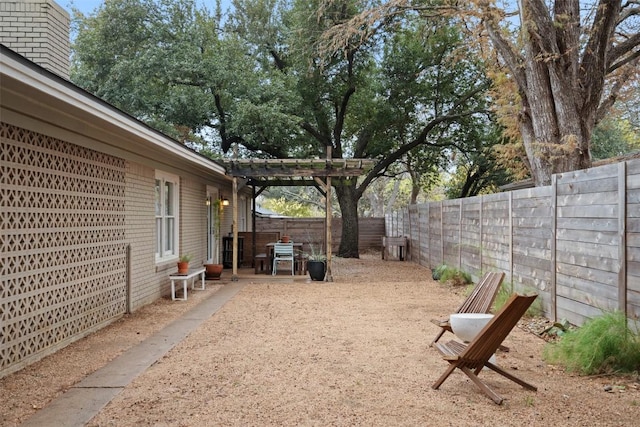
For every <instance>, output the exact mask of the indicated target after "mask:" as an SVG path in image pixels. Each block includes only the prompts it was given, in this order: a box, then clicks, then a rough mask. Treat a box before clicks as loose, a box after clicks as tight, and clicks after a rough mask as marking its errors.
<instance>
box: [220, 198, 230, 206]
mask: <svg viewBox="0 0 640 427" xmlns="http://www.w3.org/2000/svg"><path fill="white" fill-rule="evenodd" d="M222 206H229V199H225V198H223V199H222Z"/></svg>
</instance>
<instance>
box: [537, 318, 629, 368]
mask: <svg viewBox="0 0 640 427" xmlns="http://www.w3.org/2000/svg"><path fill="white" fill-rule="evenodd" d="M628 322H631V321H630V320H629V321H628V320H627V319H626V317H625V315H624V313H622V312H619V311H615V312H611V313H605V314H604V315H602V316H598V317H596V318H594V319H591V320H588V321H587V322H585V324H584V325H583V326H582V327H580V328H577V329H573V330H570V331H568V332H567V333H565V334H564V335H562V337H561V338H560V339H559V340H558V341H556V342H551V343H548V344H547V345H546V346H545V349H544V354H543V356H544V358H545V360H546V361H547V362H549V363H552V364H558V365H563V366H564V367H565V368H566V369H567V370H568V371H570V372H577V373H580V374H583V375H595V374H610V373H622V372H636V371H638V370H640V337H639V336H638V334H637V332H634V331H638V328H637V327H635V328H631V327H630V326H629V325H630V324H629V323H628ZM635 326H637V325H635Z"/></svg>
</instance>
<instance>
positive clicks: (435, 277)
mask: <svg viewBox="0 0 640 427" xmlns="http://www.w3.org/2000/svg"><path fill="white" fill-rule="evenodd" d="M447 268H448V267H447V265H446V264H440V265H438V266H437V267H436V268H434V269H433V271H432V272H431V277H432V278H433V280H440V278H441V277H442V273H443V272H445V271H446V270H447Z"/></svg>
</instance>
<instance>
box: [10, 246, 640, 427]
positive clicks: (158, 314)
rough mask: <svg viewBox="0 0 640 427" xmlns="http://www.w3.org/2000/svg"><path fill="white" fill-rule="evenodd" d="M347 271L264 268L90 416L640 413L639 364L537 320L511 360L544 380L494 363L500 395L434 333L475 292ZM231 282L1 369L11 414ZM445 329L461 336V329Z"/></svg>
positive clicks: (389, 421) (409, 268)
mask: <svg viewBox="0 0 640 427" xmlns="http://www.w3.org/2000/svg"><path fill="white" fill-rule="evenodd" d="M333 267H334V268H333V278H334V282H332V283H325V282H311V281H308V280H302V281H300V280H299V281H294V282H290V281H283V282H281V283H277V282H270V281H261V280H260V276H256V278H255V279H252V280H251V281H250V283H248V284H247V285H246V287H245V288H244V289H243V290H241V291H240V293H239V294H238V295H236V296H235V297H234V298H233V299H232V300H231V301H229V302H228V303H227V304H226V305H225V306H224V307H223V308H222V309H221V310H220V311H219V312H218V313H216V314H215V315H214V316H212V317H211V318H210V319H208V320H207V321H205V322H204V323H203V324H202V325H201V326H200V327H199V328H198V329H197V330H196V331H194V332H193V333H192V334H191V335H189V336H188V337H187V338H186V339H185V340H184V341H183V342H181V343H180V344H178V345H177V346H176V347H175V348H174V349H173V350H171V351H170V352H169V353H168V354H167V355H166V356H165V357H164V358H162V359H160V360H159V361H158V362H157V363H156V364H154V365H153V366H151V367H150V368H149V369H148V370H147V371H146V372H145V373H144V374H142V375H140V376H139V377H138V378H136V379H135V380H134V381H133V382H132V383H131V384H130V385H129V386H128V387H126V389H125V390H124V391H123V392H122V393H120V394H119V395H117V396H116V398H115V399H114V400H113V401H112V402H111V403H110V404H108V405H107V406H106V407H105V408H104V409H103V410H102V411H101V412H100V413H99V414H98V415H97V416H96V417H95V418H94V419H93V420H92V421H91V422H90V424H89V425H91V426H134V425H135V426H140V425H154V426H265V425H277V426H347V425H348V426H353V425H364V426H427V425H428V426H479V425H493V426H521V425H529V426H536V425H538V426H549V425H555V426H593V425H598V426H632V425H633V426H635V425H638V418H639V417H640V384H639V379H638V377H637V376H624V377H618V376H601V377H580V376H575V375H570V374H567V373H565V372H564V371H563V370H562V369H561V368H560V367H555V366H550V365H547V364H546V363H545V362H544V360H543V359H542V350H543V347H544V346H545V345H546V342H545V341H544V340H543V339H541V338H540V337H538V336H536V335H535V334H534V333H532V332H531V330H533V329H535V328H534V327H531V325H532V324H537V323H539V319H537V320H536V319H533V320H524V321H523V322H521V325H519V327H517V328H515V329H514V330H513V332H512V333H511V334H510V336H509V337H508V338H507V340H506V341H505V344H506V345H507V346H509V347H510V349H511V350H510V351H509V352H508V353H502V352H499V353H498V354H497V358H498V364H499V365H501V366H503V367H504V368H506V369H507V370H510V371H513V372H514V373H515V374H516V375H518V376H519V377H522V378H523V379H525V380H526V381H529V382H531V383H533V384H534V385H536V386H537V387H538V391H537V392H531V391H527V390H525V389H523V388H522V387H520V386H519V385H517V384H516V383H514V382H511V381H509V380H507V379H505V378H504V377H501V376H500V375H498V374H496V373H494V372H491V371H487V372H485V371H483V372H482V373H481V378H483V379H484V380H485V381H486V383H487V384H489V386H490V387H492V388H493V389H494V390H495V391H496V392H498V393H499V394H501V395H502V396H503V397H505V399H506V400H505V402H504V403H503V404H502V405H500V406H498V405H496V404H494V403H493V402H492V401H491V400H489V399H488V398H487V397H486V396H485V395H484V394H482V393H481V392H480V391H479V389H478V388H477V387H476V386H475V385H474V384H473V383H472V382H471V381H470V380H469V379H468V378H467V377H466V376H465V375H463V374H462V373H461V372H459V371H457V372H454V373H453V374H452V375H451V376H450V377H449V378H448V379H447V380H446V381H445V382H444V384H443V385H442V386H441V388H440V389H439V390H433V389H432V388H431V385H432V384H433V382H434V381H435V380H436V379H437V378H438V377H439V376H440V374H441V373H442V372H443V371H444V370H445V368H446V367H447V363H446V362H445V361H443V360H442V359H441V357H440V356H439V354H438V353H437V352H436V350H435V349H432V348H430V347H429V343H430V342H431V340H432V339H433V337H434V336H435V334H436V332H437V328H436V326H434V325H433V324H432V323H431V322H430V321H429V320H430V319H431V318H434V317H443V316H446V315H448V314H449V313H450V312H451V311H453V310H455V308H456V307H457V306H458V305H459V304H460V303H461V301H462V300H463V299H464V296H463V294H462V290H461V289H460V288H453V287H451V286H447V285H444V284H440V283H437V282H435V281H433V280H431V273H430V271H429V270H428V269H426V268H424V267H421V266H418V265H415V264H412V263H406V262H399V261H384V262H382V261H380V260H379V257H378V256H377V255H365V256H363V257H362V259H359V260H355V259H349V260H346V259H339V258H337V259H335V261H334V263H333ZM221 286H224V282H209V283H208V285H207V290H205V291H200V292H194V293H191V294H190V296H189V300H188V301H186V302H172V301H171V300H170V299H162V300H160V301H158V302H156V303H154V304H152V305H149V306H147V307H144V308H143V309H141V310H139V311H138V312H136V313H134V314H132V315H128V316H126V317H124V318H122V319H121V320H119V321H117V322H115V323H113V324H112V325H110V326H108V327H107V328H104V329H103V330H100V331H98V332H96V333H94V334H92V335H90V336H88V337H86V338H84V339H82V340H80V341H78V342H77V343H74V344H72V345H70V346H68V347H66V348H65V349H63V350H61V351H59V352H57V353H56V354H54V355H52V356H49V357H47V358H45V359H43V360H41V361H40V362H37V363H35V364H33V365H31V366H29V367H27V368H25V369H23V370H21V371H19V372H16V373H14V374H12V375H9V376H7V377H5V378H3V379H0V400H1V401H2V406H1V409H0V425H2V426H16V425H19V424H20V423H21V422H22V421H24V420H26V419H27V418H28V417H29V416H31V415H32V414H33V413H35V412H36V411H37V410H38V409H40V408H43V407H44V406H46V405H47V403H48V402H50V401H51V400H52V399H54V398H55V397H56V396H58V395H60V394H61V393H62V392H64V390H66V389H67V388H69V387H70V386H71V385H73V384H75V383H76V382H78V381H80V380H81V379H82V378H83V377H84V376H85V375H87V374H89V373H91V372H93V371H94V370H96V369H98V368H100V367H101V366H103V365H104V364H105V363H107V362H108V361H109V360H111V359H113V358H115V357H116V356H118V355H119V354H121V353H122V352H124V351H125V350H126V349H128V348H129V347H131V346H133V345H135V344H136V343H138V342H140V341H141V340H143V339H145V338H146V337H147V336H149V335H150V334H152V333H153V332H155V331H157V330H159V329H160V328H162V327H163V326H164V325H166V324H168V323H169V322H171V321H172V320H173V319H175V318H176V317H178V316H180V315H181V314H183V313H184V312H186V311H187V310H188V309H189V308H191V307H193V306H194V305H195V304H197V303H199V302H200V301H202V300H203V299H205V298H207V297H209V296H211V295H212V294H213V293H214V292H216V291H217V290H218V289H219V288H220V287H221ZM445 338H453V336H452V335H448V336H445Z"/></svg>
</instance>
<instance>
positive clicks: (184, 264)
mask: <svg viewBox="0 0 640 427" xmlns="http://www.w3.org/2000/svg"><path fill="white" fill-rule="evenodd" d="M189 261H191V255H189V254H184V255H181V256H180V258H178V274H187V273H188V272H189Z"/></svg>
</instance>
